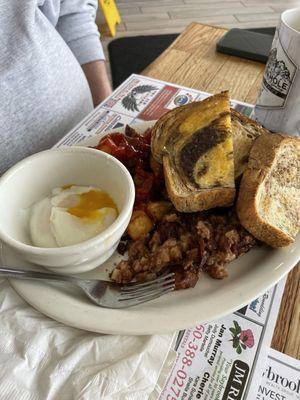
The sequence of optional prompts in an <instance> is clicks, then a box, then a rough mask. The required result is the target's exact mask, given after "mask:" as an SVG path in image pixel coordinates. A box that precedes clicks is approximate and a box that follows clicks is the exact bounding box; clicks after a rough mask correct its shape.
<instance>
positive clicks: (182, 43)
mask: <svg viewBox="0 0 300 400" xmlns="http://www.w3.org/2000/svg"><path fill="white" fill-rule="evenodd" d="M225 32H226V29H223V28H216V27H212V26H208V25H202V24H198V23H192V24H191V25H189V26H188V27H187V29H186V30H185V31H184V32H183V33H182V34H181V35H180V36H179V37H178V38H177V40H176V41H175V42H174V43H173V44H172V45H171V46H170V47H169V48H168V49H167V50H166V51H164V52H163V53H162V54H161V55H160V56H159V57H158V58H157V59H156V60H155V61H154V62H153V63H152V64H150V66H149V67H147V68H146V70H145V71H144V72H143V75H146V76H149V77H152V78H156V79H162V80H164V81H168V82H172V83H176V84H178V85H183V86H187V87H190V88H194V89H198V90H203V91H206V92H209V93H218V92H220V91H222V90H229V92H230V97H231V98H232V99H236V100H241V101H245V102H248V103H255V100H256V97H257V94H258V90H259V88H260V85H261V80H262V75H263V71H264V68H265V66H264V65H263V64H261V63H258V62H255V61H248V60H243V59H241V58H238V57H233V56H228V55H224V54H220V53H217V52H216V42H217V41H218V39H219V38H220V37H221V36H222V35H223V34H224V33H225ZM299 267H300V264H298V265H297V266H296V267H295V268H294V269H293V270H292V271H291V272H290V273H289V275H288V279H287V283H286V287H285V291H284V295H283V298H282V302H281V307H280V311H279V316H278V320H277V324H276V328H275V332H274V336H273V341H272V347H273V348H274V349H276V350H279V351H281V352H283V353H286V354H288V355H290V356H292V357H294V358H298V359H299V358H300V334H299V332H300V268H299Z"/></svg>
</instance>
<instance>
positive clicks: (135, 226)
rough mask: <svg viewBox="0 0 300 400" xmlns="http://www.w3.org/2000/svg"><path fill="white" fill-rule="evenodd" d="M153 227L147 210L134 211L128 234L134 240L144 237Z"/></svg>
mask: <svg viewBox="0 0 300 400" xmlns="http://www.w3.org/2000/svg"><path fill="white" fill-rule="evenodd" d="M152 228H153V223H152V221H151V219H150V218H149V217H148V215H147V214H146V213H145V211H141V210H136V211H133V213H132V217H131V220H130V222H129V225H128V227H127V232H128V235H129V236H130V237H131V239H133V240H138V239H142V238H144V237H145V236H146V235H147V234H148V233H149V232H150V231H151V229H152Z"/></svg>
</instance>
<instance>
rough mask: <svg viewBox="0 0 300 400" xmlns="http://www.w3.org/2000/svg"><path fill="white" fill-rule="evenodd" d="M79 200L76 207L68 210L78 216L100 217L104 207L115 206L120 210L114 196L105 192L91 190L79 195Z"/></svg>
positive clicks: (114, 207) (94, 218)
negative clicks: (100, 211)
mask: <svg viewBox="0 0 300 400" xmlns="http://www.w3.org/2000/svg"><path fill="white" fill-rule="evenodd" d="M78 197H79V202H78V204H77V205H76V206H74V207H69V208H68V209H67V212H68V213H69V214H72V215H75V216H76V217H78V218H88V219H89V220H91V221H93V220H96V219H98V218H99V211H98V210H99V209H101V208H104V207H109V208H113V209H114V210H116V211H117V212H118V208H117V206H116V204H115V203H114V201H113V200H112V198H111V197H110V196H109V195H108V194H107V193H105V192H101V191H98V190H90V191H89V192H86V193H81V194H79V195H78Z"/></svg>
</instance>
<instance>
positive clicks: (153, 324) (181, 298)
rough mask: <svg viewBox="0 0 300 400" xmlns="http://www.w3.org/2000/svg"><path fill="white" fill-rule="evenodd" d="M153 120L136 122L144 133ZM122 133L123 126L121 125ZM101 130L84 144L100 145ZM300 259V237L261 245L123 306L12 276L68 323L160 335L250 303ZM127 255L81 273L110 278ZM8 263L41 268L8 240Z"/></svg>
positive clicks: (21, 289) (31, 298) (21, 290)
mask: <svg viewBox="0 0 300 400" xmlns="http://www.w3.org/2000/svg"><path fill="white" fill-rule="evenodd" d="M152 124H153V122H148V123H144V124H139V125H135V126H134V128H135V129H136V130H137V131H138V132H144V131H145V130H146V129H147V128H148V127H149V126H151V125H152ZM118 131H119V132H120V131H121V129H118ZM103 136H104V135H103V134H100V135H98V136H95V137H91V138H88V139H86V140H85V141H84V142H82V143H80V145H81V146H94V145H96V144H97V143H98V142H99V139H100V138H101V137H103ZM299 259H300V236H299V235H298V238H297V239H296V241H295V243H293V244H292V245H290V246H289V247H286V248H284V249H272V248H270V247H267V246H264V245H262V246H257V247H255V248H253V249H252V250H251V251H249V252H248V253H247V254H245V255H243V256H241V257H240V258H238V259H237V260H235V261H233V262H232V263H230V265H229V276H228V277H227V278H226V279H223V280H216V279H212V278H210V277H209V276H208V275H206V274H202V275H201V276H200V279H199V282H198V283H197V285H196V286H195V287H194V288H192V289H186V290H180V291H176V292H172V293H168V294H167V295H165V296H163V297H161V298H158V299H156V300H154V301H151V302H149V303H145V304H142V305H140V306H137V307H132V308H128V309H123V310H115V309H105V308H100V307H98V306H96V305H94V304H92V303H90V302H89V300H87V299H86V298H85V297H84V295H83V294H82V293H81V292H80V290H79V289H76V288H73V287H71V286H66V285H65V284H63V283H62V284H55V285H54V284H45V283H42V282H38V281H35V282H31V281H22V280H14V279H11V280H10V283H11V285H12V286H13V288H14V289H15V290H16V291H17V293H18V294H19V295H21V296H22V297H23V298H24V299H25V300H26V301H27V302H28V303H29V304H31V305H32V306H33V307H35V308H36V309H38V310H39V311H41V312H42V313H44V314H45V315H47V316H49V317H51V318H53V319H55V320H57V321H60V322H62V323H64V324H66V325H69V326H73V327H76V328H79V329H83V330H87V331H92V332H99V333H106V334H124V335H127V334H135V335H143V334H158V333H165V332H171V331H174V330H178V329H182V328H187V327H191V326H194V325H196V324H197V323H199V322H208V321H211V320H216V319H218V318H220V317H221V316H223V315H226V314H229V313H231V312H233V311H236V310H238V309H239V308H241V307H243V306H245V305H246V304H248V303H249V302H250V301H251V300H253V299H254V298H256V297H258V296H259V295H261V294H263V293H264V292H265V291H266V290H267V289H269V288H270V287H272V286H273V285H275V284H276V283H277V282H278V281H279V280H280V279H281V278H283V277H284V276H285V275H286V274H287V273H288V272H289V271H290V270H291V269H292V268H293V267H294V266H295V265H296V263H297V262H298V261H299ZM120 260H121V256H120V255H119V254H117V253H116V252H115V253H114V254H113V255H112V256H111V257H110V258H109V259H108V260H107V261H106V262H105V263H104V264H102V265H101V266H100V267H98V268H96V269H94V270H92V271H89V272H85V273H83V274H80V276H81V277H83V278H105V277H106V278H107V276H108V273H109V272H110V271H112V269H113V268H114V267H115V266H116V264H117V263H118V262H119V261H120ZM1 262H2V265H6V266H11V267H20V268H30V269H34V268H37V267H36V266H34V265H33V264H30V263H29V262H25V261H24V260H23V259H21V258H20V257H19V256H18V255H17V254H15V253H14V252H13V251H12V250H11V249H10V248H8V247H7V246H6V245H4V244H2V254H1Z"/></svg>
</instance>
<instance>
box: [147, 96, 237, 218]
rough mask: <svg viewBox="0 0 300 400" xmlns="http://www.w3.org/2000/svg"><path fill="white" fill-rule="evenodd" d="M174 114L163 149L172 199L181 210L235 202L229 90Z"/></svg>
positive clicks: (168, 187) (191, 210) (165, 172)
mask: <svg viewBox="0 0 300 400" xmlns="http://www.w3.org/2000/svg"><path fill="white" fill-rule="evenodd" d="M173 117H174V114H173ZM173 117H172V118H173ZM174 118H175V121H176V122H174V121H173V126H172V129H171V132H168V134H167V135H166V136H167V140H165V142H164V146H163V152H162V154H163V159H162V160H163V168H164V175H165V182H166V188H167V191H168V194H169V196H170V199H171V201H172V203H173V204H174V206H175V207H176V209H177V210H178V211H181V212H195V211H201V210H207V209H210V208H213V207H221V206H230V205H232V204H233V201H234V196H235V184H234V164H233V143H232V136H231V120H230V102H229V97H228V92H222V93H220V94H217V95H214V96H211V97H209V98H207V99H205V100H203V101H201V102H197V103H194V104H193V106H192V107H190V109H189V110H188V112H187V108H185V110H184V112H179V116H176V115H175V117H174ZM164 129H166V128H164ZM155 136H156V135H155ZM153 148H154V149H155V144H154V146H153V147H152V149H153ZM154 151H155V150H154ZM153 155H154V153H153ZM159 158H160V155H159V157H157V158H156V159H159Z"/></svg>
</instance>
